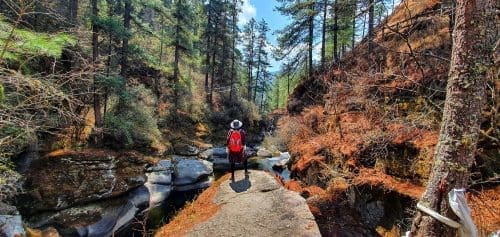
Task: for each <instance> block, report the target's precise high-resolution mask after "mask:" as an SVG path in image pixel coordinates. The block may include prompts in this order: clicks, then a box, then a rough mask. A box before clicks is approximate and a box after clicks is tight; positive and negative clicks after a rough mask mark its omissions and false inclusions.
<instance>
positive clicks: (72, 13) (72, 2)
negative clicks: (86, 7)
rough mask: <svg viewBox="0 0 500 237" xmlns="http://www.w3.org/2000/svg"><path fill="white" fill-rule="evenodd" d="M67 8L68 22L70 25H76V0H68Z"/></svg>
mask: <svg viewBox="0 0 500 237" xmlns="http://www.w3.org/2000/svg"><path fill="white" fill-rule="evenodd" d="M68 8H69V9H68V10H69V11H68V14H69V20H70V21H71V23H73V24H76V22H77V20H78V0H69V4H68Z"/></svg>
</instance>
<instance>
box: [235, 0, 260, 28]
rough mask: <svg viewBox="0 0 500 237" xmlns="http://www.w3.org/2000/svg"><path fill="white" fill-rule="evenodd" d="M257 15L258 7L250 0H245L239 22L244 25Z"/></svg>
mask: <svg viewBox="0 0 500 237" xmlns="http://www.w3.org/2000/svg"><path fill="white" fill-rule="evenodd" d="M256 15H257V9H256V8H255V6H254V5H252V3H250V0H243V5H242V6H241V14H240V17H239V19H238V24H239V25H244V24H246V23H247V22H248V21H249V20H250V19H252V17H255V16H256Z"/></svg>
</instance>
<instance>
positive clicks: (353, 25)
mask: <svg viewBox="0 0 500 237" xmlns="http://www.w3.org/2000/svg"><path fill="white" fill-rule="evenodd" d="M353 5H354V9H353V10H352V38H351V52H354V43H355V40H356V39H355V37H356V11H357V7H358V4H357V1H353Z"/></svg>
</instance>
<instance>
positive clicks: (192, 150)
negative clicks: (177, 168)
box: [174, 143, 200, 156]
mask: <svg viewBox="0 0 500 237" xmlns="http://www.w3.org/2000/svg"><path fill="white" fill-rule="evenodd" d="M174 153H175V154H176V155H182V156H196V155H198V154H199V153H200V149H198V148H197V147H195V146H192V145H188V144H183V143H178V144H175V145H174Z"/></svg>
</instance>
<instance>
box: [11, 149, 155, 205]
mask: <svg viewBox="0 0 500 237" xmlns="http://www.w3.org/2000/svg"><path fill="white" fill-rule="evenodd" d="M147 163H148V162H147V161H146V160H145V159H143V158H142V156H141V155H139V154H137V153H132V152H127V153H122V154H118V153H115V152H111V151H106V150H85V151H63V152H54V153H51V154H49V155H48V156H46V157H44V158H42V159H39V160H37V161H35V162H34V163H33V164H32V166H31V168H30V172H28V175H27V180H26V184H25V190H26V191H27V192H26V193H25V194H23V195H21V197H20V202H19V205H20V206H21V209H20V210H21V211H23V213H24V214H32V213H36V212H40V211H50V210H63V209H66V208H68V207H72V206H75V205H77V204H84V203H89V202H94V201H97V200H101V199H106V198H109V197H116V196H120V195H123V194H125V193H127V192H129V191H130V190H132V189H134V188H136V187H138V186H141V185H143V184H144V183H145V181H146V177H145V175H144V174H145V172H146V165H147Z"/></svg>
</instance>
